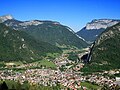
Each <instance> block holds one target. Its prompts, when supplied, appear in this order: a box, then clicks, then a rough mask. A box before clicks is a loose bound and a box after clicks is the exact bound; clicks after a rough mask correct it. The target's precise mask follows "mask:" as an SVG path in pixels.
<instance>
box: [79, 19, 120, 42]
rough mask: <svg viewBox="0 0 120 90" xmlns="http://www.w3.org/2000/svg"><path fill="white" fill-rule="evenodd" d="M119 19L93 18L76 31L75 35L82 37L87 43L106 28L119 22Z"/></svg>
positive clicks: (92, 40)
mask: <svg viewBox="0 0 120 90" xmlns="http://www.w3.org/2000/svg"><path fill="white" fill-rule="evenodd" d="M119 22H120V20H115V19H95V20H93V21H92V22H90V23H87V25H86V26H85V27H84V28H83V29H81V30H80V31H78V32H77V35H79V36H80V37H82V38H84V39H85V40H86V41H87V42H88V43H92V42H94V41H95V40H96V39H97V37H98V36H99V35H100V34H101V33H102V32H103V31H105V29H106V28H108V27H110V26H113V25H115V24H117V23H119Z"/></svg>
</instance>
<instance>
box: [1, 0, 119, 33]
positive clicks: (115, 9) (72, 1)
mask: <svg viewBox="0 0 120 90" xmlns="http://www.w3.org/2000/svg"><path fill="white" fill-rule="evenodd" d="M5 14H11V15H12V16H13V17H14V18H16V19H18V20H33V19H39V20H53V21H58V22H60V23H61V24H64V25H67V26H69V27H71V28H72V29H73V30H74V31H78V30H80V29H81V28H82V27H84V26H85V25H86V23H87V22H90V21H91V20H93V19H101V18H108V19H120V0H0V16H2V15H5Z"/></svg>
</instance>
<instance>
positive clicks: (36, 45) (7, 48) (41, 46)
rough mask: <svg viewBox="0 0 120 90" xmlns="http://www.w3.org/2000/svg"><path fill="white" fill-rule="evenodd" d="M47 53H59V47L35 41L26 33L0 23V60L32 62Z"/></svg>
mask: <svg viewBox="0 0 120 90" xmlns="http://www.w3.org/2000/svg"><path fill="white" fill-rule="evenodd" d="M47 53H51V54H53V53H57V54H61V53H62V51H61V49H60V48H58V47H56V46H54V45H51V44H49V43H46V42H42V41H36V40H35V39H34V38H33V37H31V36H30V35H28V34H27V33H25V32H23V31H19V30H13V29H10V28H9V27H7V26H5V25H4V24H0V61H6V62H9V61H22V62H24V61H25V62H33V61H38V60H40V59H42V57H46V56H47Z"/></svg>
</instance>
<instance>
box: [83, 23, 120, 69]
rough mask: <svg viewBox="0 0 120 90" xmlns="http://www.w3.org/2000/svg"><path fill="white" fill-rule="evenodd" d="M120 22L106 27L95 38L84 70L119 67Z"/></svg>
mask: <svg viewBox="0 0 120 90" xmlns="http://www.w3.org/2000/svg"><path fill="white" fill-rule="evenodd" d="M119 46H120V23H118V24H116V25H114V26H112V27H109V28H107V29H106V30H105V31H104V32H103V33H102V34H101V35H100V36H99V37H98V39H97V40H96V42H95V45H94V48H93V51H92V58H91V61H90V62H91V63H90V64H89V65H87V66H86V67H85V68H84V70H86V71H103V70H111V69H120V64H119V63H120V47H119Z"/></svg>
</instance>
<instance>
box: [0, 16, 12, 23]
mask: <svg viewBox="0 0 120 90" xmlns="http://www.w3.org/2000/svg"><path fill="white" fill-rule="evenodd" d="M11 19H14V18H13V17H12V16H11V15H4V16H1V17H0V22H5V21H7V20H11Z"/></svg>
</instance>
